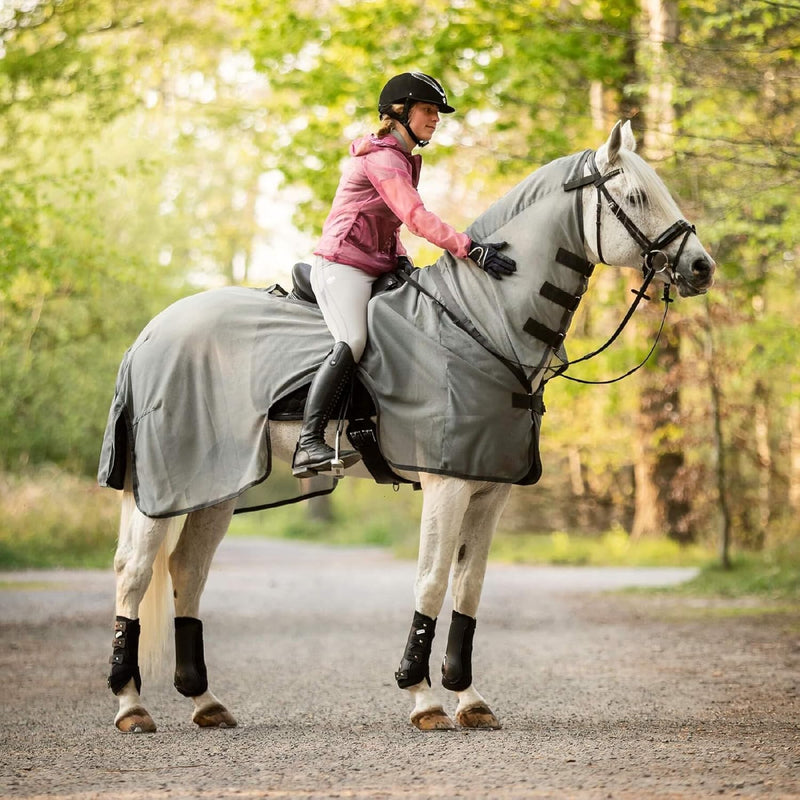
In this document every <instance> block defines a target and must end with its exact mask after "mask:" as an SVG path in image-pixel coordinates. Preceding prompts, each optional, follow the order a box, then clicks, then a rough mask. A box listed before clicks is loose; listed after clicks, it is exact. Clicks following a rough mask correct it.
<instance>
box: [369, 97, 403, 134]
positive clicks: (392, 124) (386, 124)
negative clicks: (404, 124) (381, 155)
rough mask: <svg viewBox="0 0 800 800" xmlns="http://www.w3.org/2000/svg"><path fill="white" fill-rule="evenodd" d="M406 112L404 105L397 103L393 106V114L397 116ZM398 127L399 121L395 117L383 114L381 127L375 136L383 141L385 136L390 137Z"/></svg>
mask: <svg viewBox="0 0 800 800" xmlns="http://www.w3.org/2000/svg"><path fill="white" fill-rule="evenodd" d="M403 111H405V106H404V105H403V104H402V103H395V104H394V105H393V106H392V112H393V113H395V114H398V115H400V114H402V113H403ZM397 125H398V122H397V120H396V119H395V118H394V117H390V116H389V115H388V114H381V126H380V128H378V130H377V131H375V135H376V136H377V137H378V138H379V139H383V138H384V136H388V135H389V134H390V133H391V132H392V131H393V130H394V129H395V128H396V127H397Z"/></svg>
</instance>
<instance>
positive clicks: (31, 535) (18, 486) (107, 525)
mask: <svg viewBox="0 0 800 800" xmlns="http://www.w3.org/2000/svg"><path fill="white" fill-rule="evenodd" d="M118 494H119V493H117V492H109V491H108V490H107V489H100V488H99V487H97V486H96V485H93V484H92V483H90V482H88V481H86V480H82V479H77V478H75V477H73V476H71V475H69V474H67V473H64V472H63V471H62V470H59V469H56V468H53V467H44V468H43V467H39V469H38V470H37V472H36V474H35V475H34V476H31V475H29V474H27V475H26V474H23V475H16V476H12V475H8V474H2V473H0V569H28V568H42V567H104V568H108V567H110V566H111V563H112V561H113V558H114V548H115V546H116V538H117V527H118V520H119V496H118Z"/></svg>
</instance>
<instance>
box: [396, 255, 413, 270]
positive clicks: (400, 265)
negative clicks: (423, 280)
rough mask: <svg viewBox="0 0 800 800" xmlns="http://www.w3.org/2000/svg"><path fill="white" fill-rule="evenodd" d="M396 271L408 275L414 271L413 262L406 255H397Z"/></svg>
mask: <svg viewBox="0 0 800 800" xmlns="http://www.w3.org/2000/svg"><path fill="white" fill-rule="evenodd" d="M397 271H398V272H402V273H404V274H406V275H410V274H411V273H412V272H413V271H414V262H413V261H412V260H411V259H410V258H409V257H408V256H397Z"/></svg>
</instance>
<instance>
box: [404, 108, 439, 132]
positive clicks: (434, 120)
mask: <svg viewBox="0 0 800 800" xmlns="http://www.w3.org/2000/svg"><path fill="white" fill-rule="evenodd" d="M408 124H409V127H410V128H411V130H412V131H414V134H415V135H416V137H417V138H418V139H422V141H424V142H428V141H430V140H431V138H432V137H433V134H434V133H436V126H437V125H438V124H439V108H438V106H435V105H433V103H414V105H413V106H411V110H410V111H409V112H408Z"/></svg>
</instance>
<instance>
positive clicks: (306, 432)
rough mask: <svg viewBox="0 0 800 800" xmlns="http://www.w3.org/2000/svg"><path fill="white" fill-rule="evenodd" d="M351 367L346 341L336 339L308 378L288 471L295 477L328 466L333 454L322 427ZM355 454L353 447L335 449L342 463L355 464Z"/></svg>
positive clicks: (305, 475)
mask: <svg viewBox="0 0 800 800" xmlns="http://www.w3.org/2000/svg"><path fill="white" fill-rule="evenodd" d="M354 369H355V361H354V359H353V353H352V352H351V350H350V345H348V344H347V343H346V342H337V343H336V344H335V345H334V346H333V351H332V352H331V354H330V355H329V356H328V358H327V359H326V360H325V361H324V362H323V364H322V366H321V367H320V368H319V369H318V370H317V374H316V375H315V376H314V380H313V381H311V387H310V388H309V390H308V398H307V399H306V408H305V412H304V414H303V428H302V430H301V431H300V439H299V441H298V442H297V447H296V448H295V451H294V459H293V461H292V474H293V475H294V476H295V477H296V478H311V477H313V476H314V475H316V474H317V473H318V472H325V471H327V470H329V469H331V461H333V460H334V458H335V455H336V454H335V451H334V449H333V448H332V447H329V446H328V445H327V444H326V443H325V428H326V426H327V424H328V420H329V419H330V418H331V415H332V414H334V413H335V412H336V411H337V409H338V405H339V402H340V401H341V399H342V394H343V393H344V391H345V390H346V389H347V388H348V386H349V384H350V377H351V376H352V374H353V370H354ZM359 458H361V456H360V455H359V454H358V453H357V452H356V451H355V450H340V451H339V460H340V461H342V463H343V464H344V466H345V467H349V466H351V465H352V464H355V463H356V461H358V460H359Z"/></svg>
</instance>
